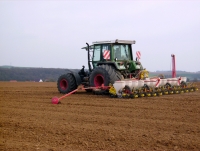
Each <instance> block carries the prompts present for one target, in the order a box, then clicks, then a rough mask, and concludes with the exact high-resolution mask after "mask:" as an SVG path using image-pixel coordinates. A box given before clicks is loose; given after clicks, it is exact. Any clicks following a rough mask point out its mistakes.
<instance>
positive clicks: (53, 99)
mask: <svg viewBox="0 0 200 151" xmlns="http://www.w3.org/2000/svg"><path fill="white" fill-rule="evenodd" d="M99 88H101V89H103V90H105V89H108V88H110V86H104V84H102V86H98V87H87V88H84V86H81V87H80V88H78V89H75V90H73V91H71V92H69V93H67V94H65V95H63V96H61V97H60V98H58V97H56V96H55V97H53V98H52V99H51V103H52V104H59V103H60V100H61V99H63V98H65V97H67V96H69V95H71V94H73V93H75V92H76V91H78V90H85V89H99Z"/></svg>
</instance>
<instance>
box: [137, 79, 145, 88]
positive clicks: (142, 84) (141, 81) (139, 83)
mask: <svg viewBox="0 0 200 151" xmlns="http://www.w3.org/2000/svg"><path fill="white" fill-rule="evenodd" d="M143 86H144V80H139V81H138V88H141V87H143Z"/></svg>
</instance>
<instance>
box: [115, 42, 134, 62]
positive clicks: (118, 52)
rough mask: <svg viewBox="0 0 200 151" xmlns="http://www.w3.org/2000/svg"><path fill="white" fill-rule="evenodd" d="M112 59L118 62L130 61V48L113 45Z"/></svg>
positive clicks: (124, 45)
mask: <svg viewBox="0 0 200 151" xmlns="http://www.w3.org/2000/svg"><path fill="white" fill-rule="evenodd" d="M113 50H114V58H117V59H118V60H130V59H131V57H130V48H129V45H127V44H120V45H113Z"/></svg>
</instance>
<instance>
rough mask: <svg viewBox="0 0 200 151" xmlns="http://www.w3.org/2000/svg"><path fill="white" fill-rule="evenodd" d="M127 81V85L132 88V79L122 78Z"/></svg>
mask: <svg viewBox="0 0 200 151" xmlns="http://www.w3.org/2000/svg"><path fill="white" fill-rule="evenodd" d="M122 81H124V82H125V85H127V86H129V87H130V88H132V81H131V80H122Z"/></svg>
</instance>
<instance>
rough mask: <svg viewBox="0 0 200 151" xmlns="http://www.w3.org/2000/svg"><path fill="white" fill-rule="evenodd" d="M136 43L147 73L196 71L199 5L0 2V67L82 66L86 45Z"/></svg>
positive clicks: (199, 44)
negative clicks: (173, 64) (173, 60)
mask: <svg viewBox="0 0 200 151" xmlns="http://www.w3.org/2000/svg"><path fill="white" fill-rule="evenodd" d="M114 39H122V40H136V44H135V45H133V46H132V48H133V54H134V58H135V52H136V51H140V52H141V59H140V61H141V62H142V64H143V67H145V68H146V69H147V70H149V71H156V70H170V69H171V54H172V53H173V54H175V55H176V69H177V70H184V71H191V72H196V71H200V1H197V0H196V1H194V0H193V1H192V0H188V1H172V0H170V1H159V0H157V1H139V0H138V1H134V0H133V1H123V0H121V1H120V0H118V1H117V0H115V1H114V0H110V1H100V0H99V1H97V0H96V1H83V0H82V1H81V0H79V1H78V0H77V1H64V0H63V1H56V0H55V1H49V0H42V1H39V0H38V1H25V0H24V1H9V0H7V1H2V0H0V65H12V66H21V67H43V68H78V69H79V68H81V66H82V65H85V66H86V68H88V66H87V53H86V51H85V50H83V49H81V48H82V47H84V46H86V44H85V43H86V42H88V43H89V44H92V42H93V41H101V40H114Z"/></svg>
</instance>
